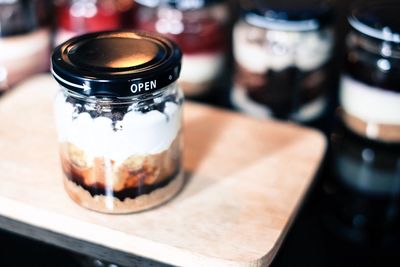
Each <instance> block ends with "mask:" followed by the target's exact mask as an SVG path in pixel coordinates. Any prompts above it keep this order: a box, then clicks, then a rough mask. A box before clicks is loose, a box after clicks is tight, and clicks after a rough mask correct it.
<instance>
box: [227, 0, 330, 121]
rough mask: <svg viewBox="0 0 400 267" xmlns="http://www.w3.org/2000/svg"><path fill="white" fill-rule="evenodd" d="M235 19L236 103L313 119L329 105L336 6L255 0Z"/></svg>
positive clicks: (307, 0) (262, 113)
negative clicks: (333, 12) (333, 17)
mask: <svg viewBox="0 0 400 267" xmlns="http://www.w3.org/2000/svg"><path fill="white" fill-rule="evenodd" d="M243 13H244V14H243V18H242V19H241V20H240V21H239V22H238V23H237V24H236V25H235V27H234V32H233V52H234V59H235V62H236V71H235V80H234V86H233V88H232V92H231V100H232V103H233V105H234V106H235V107H236V108H237V109H239V110H240V111H242V112H244V113H247V114H250V115H253V116H256V117H259V118H268V117H275V118H278V119H284V120H293V121H296V122H302V123H309V122H312V121H314V120H316V119H318V118H320V117H321V116H323V115H324V113H325V112H326V110H327V106H328V100H329V99H328V98H329V97H328V95H329V93H330V91H331V90H330V89H331V88H332V87H334V86H335V82H334V80H335V78H334V75H333V63H332V62H333V61H332V54H333V47H334V32H333V28H332V8H331V6H330V5H328V4H327V3H326V1H321V0H302V1H291V2H290V1H280V0H268V1H264V2H262V3H261V2H257V1H255V2H254V3H253V5H252V6H250V7H247V8H246V10H244V12H243Z"/></svg>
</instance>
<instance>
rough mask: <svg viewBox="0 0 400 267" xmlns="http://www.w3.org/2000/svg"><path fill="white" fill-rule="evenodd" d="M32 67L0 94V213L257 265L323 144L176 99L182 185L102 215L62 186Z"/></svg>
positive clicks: (271, 248)
mask: <svg viewBox="0 0 400 267" xmlns="http://www.w3.org/2000/svg"><path fill="white" fill-rule="evenodd" d="M56 91H57V85H56V83H55V82H53V80H52V78H51V77H50V76H48V75H42V76H37V77H35V78H33V79H31V80H29V81H28V82H26V83H24V84H23V85H21V86H19V88H17V89H15V90H14V91H12V92H10V93H9V94H7V95H5V96H4V97H3V98H2V99H1V100H0V122H1V127H0V215H1V216H4V217H7V218H11V219H13V220H17V221H20V222H23V223H26V224H29V225H32V226H34V227H39V228H42V229H46V230H49V231H51V232H55V233H58V234H61V235H66V236H69V237H72V238H76V239H79V240H83V241H87V242H90V243H94V244H98V245H101V246H104V247H109V248H111V249H114V250H117V251H122V252H126V253H130V254H135V255H138V256H141V257H145V258H149V259H154V260H157V261H160V262H164V263H168V264H173V265H180V266H266V265H268V264H269V263H270V262H271V260H272V258H273V257H274V255H275V254H276V252H277V250H278V248H279V246H280V245H281V243H282V240H283V238H284V237H285V234H286V233H287V230H288V228H289V226H290V225H291V223H292V221H293V219H294V216H295V215H296V212H297V209H298V207H299V205H300V204H301V201H302V200H303V198H304V196H305V194H306V192H307V189H308V187H309V186H310V183H311V182H312V180H313V177H314V175H315V173H316V171H317V169H318V166H319V164H320V161H321V159H322V156H323V153H324V151H325V146H326V144H325V139H324V137H323V136H322V135H321V134H320V133H318V132H316V131H313V130H310V129H306V128H302V127H298V126H295V125H293V124H286V123H279V122H275V121H268V120H256V119H251V118H248V117H245V116H242V115H239V114H235V113H231V112H227V111H223V110H219V109H215V108H210V107H207V106H203V105H199V104H193V103H186V104H185V119H184V120H185V123H184V127H185V128H184V134H185V157H184V160H185V170H186V171H187V182H186V185H185V187H184V189H183V190H182V192H181V193H180V194H179V195H178V196H177V197H175V198H174V199H173V200H172V201H170V202H169V203H167V204H166V205H163V206H161V207H159V208H156V209H153V210H150V211H146V212H142V213H138V214H131V215H105V214H100V213H96V212H92V211H89V210H86V209H84V208H81V207H79V206H78V205H76V204H75V203H74V202H72V201H71V200H70V199H69V198H68V196H67V195H66V193H65V192H64V190H63V185H62V179H61V170H60V163H59V158H58V151H57V142H56V135H55V127H54V123H53V122H54V118H53V113H52V104H53V98H54V95H55V93H56Z"/></svg>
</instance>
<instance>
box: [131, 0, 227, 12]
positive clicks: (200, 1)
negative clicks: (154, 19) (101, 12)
mask: <svg viewBox="0 0 400 267" xmlns="http://www.w3.org/2000/svg"><path fill="white" fill-rule="evenodd" d="M224 1H225V0H136V2H137V3H139V4H141V5H144V6H148V7H157V6H159V5H162V4H165V5H168V6H171V7H173V8H176V9H179V10H182V11H184V10H196V9H200V8H203V7H206V6H210V5H213V4H218V3H222V2H224Z"/></svg>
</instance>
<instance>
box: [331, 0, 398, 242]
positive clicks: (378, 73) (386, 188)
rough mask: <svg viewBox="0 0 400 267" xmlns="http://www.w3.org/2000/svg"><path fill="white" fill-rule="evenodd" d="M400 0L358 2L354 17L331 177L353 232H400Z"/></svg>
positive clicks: (355, 235) (381, 238)
mask: <svg viewBox="0 0 400 267" xmlns="http://www.w3.org/2000/svg"><path fill="white" fill-rule="evenodd" d="M399 12H400V3H399V2H397V1H376V2H365V3H363V2H359V3H358V4H357V5H356V6H354V7H353V9H352V12H351V14H350V16H349V17H348V21H349V24H350V27H351V31H350V33H349V35H348V38H347V56H346V70H345V72H344V73H343V75H342V80H341V87H340V99H339V101H340V105H341V108H340V110H339V112H338V123H337V124H338V126H337V129H336V131H335V132H334V133H333V135H332V138H331V143H332V153H331V171H330V174H331V175H332V177H331V179H330V181H329V182H328V183H327V185H328V186H327V188H328V190H327V192H328V199H329V200H330V204H331V210H332V215H333V216H332V218H331V219H330V222H331V223H332V222H336V225H337V228H338V229H339V230H340V232H341V233H342V234H344V235H345V236H346V237H347V238H350V239H352V240H355V241H358V242H362V243H364V244H366V242H368V243H369V244H373V245H378V244H383V243H386V244H387V243H388V242H389V243H391V242H394V241H397V242H398V240H400V227H399V225H400V208H399V204H400V76H399V75H400V69H399V67H398V66H399V63H400V62H399V55H400V54H399V44H400V32H399V29H400V28H399V26H400V23H399V21H398V19H397V18H398V14H399Z"/></svg>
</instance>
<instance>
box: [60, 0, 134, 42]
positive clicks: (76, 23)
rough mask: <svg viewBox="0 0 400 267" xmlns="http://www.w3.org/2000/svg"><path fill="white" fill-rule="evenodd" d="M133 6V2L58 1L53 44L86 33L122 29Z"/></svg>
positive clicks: (125, 0)
mask: <svg viewBox="0 0 400 267" xmlns="http://www.w3.org/2000/svg"><path fill="white" fill-rule="evenodd" d="M133 4H134V2H133V0H89V1H87V0H58V1H56V2H55V7H56V14H57V33H56V37H55V43H56V44H57V45H58V44H61V43H62V42H64V41H66V40H68V39H70V38H72V37H74V36H77V35H80V34H84V33H88V32H95V31H105V30H117V29H121V28H124V27H126V26H128V20H129V17H130V15H131V12H132V9H133Z"/></svg>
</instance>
